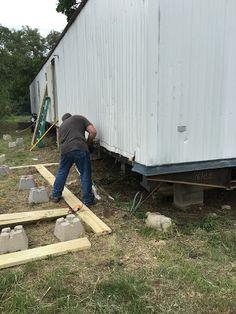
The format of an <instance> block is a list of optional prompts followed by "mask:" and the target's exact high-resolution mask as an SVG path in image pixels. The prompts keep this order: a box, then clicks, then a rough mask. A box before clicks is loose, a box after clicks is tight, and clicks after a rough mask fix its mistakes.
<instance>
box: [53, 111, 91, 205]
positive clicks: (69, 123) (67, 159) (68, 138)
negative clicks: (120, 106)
mask: <svg viewBox="0 0 236 314" xmlns="http://www.w3.org/2000/svg"><path fill="white" fill-rule="evenodd" d="M85 131H87V132H88V138H87V140H86V138H85ZM96 134H97V131H96V129H95V127H94V126H93V124H92V123H91V122H90V121H89V120H88V119H86V118H85V117H83V116H79V115H74V116H72V115H71V114H70V113H66V114H64V115H63V116H62V124H61V125H60V127H59V145H60V150H61V158H60V166H59V169H58V172H57V175H56V179H55V182H54V185H53V190H52V201H53V202H54V203H57V202H59V201H60V199H61V195H62V191H63V189H64V186H65V183H66V179H67V176H68V174H69V171H70V168H71V166H72V165H73V164H75V165H76V167H77V168H78V170H79V172H80V178H81V184H82V192H83V203H84V204H85V205H86V206H89V205H93V204H94V203H95V199H94V195H93V192H92V179H91V161H90V153H89V148H90V147H91V146H92V143H93V139H94V138H95V136H96Z"/></svg>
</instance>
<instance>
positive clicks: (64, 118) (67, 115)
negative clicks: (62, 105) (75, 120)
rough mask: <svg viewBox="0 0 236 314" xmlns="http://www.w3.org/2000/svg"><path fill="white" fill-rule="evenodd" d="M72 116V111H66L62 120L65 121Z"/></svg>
mask: <svg viewBox="0 0 236 314" xmlns="http://www.w3.org/2000/svg"><path fill="white" fill-rule="evenodd" d="M70 117H71V114H70V113H65V114H64V115H63V116H62V118H61V119H62V122H64V121H65V120H66V119H68V118H70Z"/></svg>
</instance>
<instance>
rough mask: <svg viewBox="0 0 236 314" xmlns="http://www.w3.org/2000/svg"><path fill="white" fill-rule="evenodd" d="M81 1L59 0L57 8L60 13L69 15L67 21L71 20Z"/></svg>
mask: <svg viewBox="0 0 236 314" xmlns="http://www.w3.org/2000/svg"><path fill="white" fill-rule="evenodd" d="M80 3H81V1H77V0H58V3H57V8H56V10H57V12H59V13H63V14H65V15H66V16H67V21H69V19H70V18H71V16H72V15H73V13H74V12H75V10H76V9H77V7H78V5H79V4H80Z"/></svg>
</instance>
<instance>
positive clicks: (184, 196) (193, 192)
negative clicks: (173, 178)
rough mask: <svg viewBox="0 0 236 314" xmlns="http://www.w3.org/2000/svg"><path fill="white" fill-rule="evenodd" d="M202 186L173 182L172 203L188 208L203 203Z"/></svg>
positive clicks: (178, 206)
mask: <svg viewBox="0 0 236 314" xmlns="http://www.w3.org/2000/svg"><path fill="white" fill-rule="evenodd" d="M203 197H204V193H203V187H201V186H197V185H187V184H179V183H175V184H174V205H175V206H176V207H177V208H182V209H184V208H188V207H190V206H192V205H202V204H203Z"/></svg>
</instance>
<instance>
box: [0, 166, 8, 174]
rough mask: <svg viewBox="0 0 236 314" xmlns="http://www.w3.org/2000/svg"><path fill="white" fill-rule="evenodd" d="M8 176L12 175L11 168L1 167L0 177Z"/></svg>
mask: <svg viewBox="0 0 236 314" xmlns="http://www.w3.org/2000/svg"><path fill="white" fill-rule="evenodd" d="M8 174H10V169H9V167H8V166H5V165H3V166H0V175H2V176H5V175H8Z"/></svg>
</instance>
